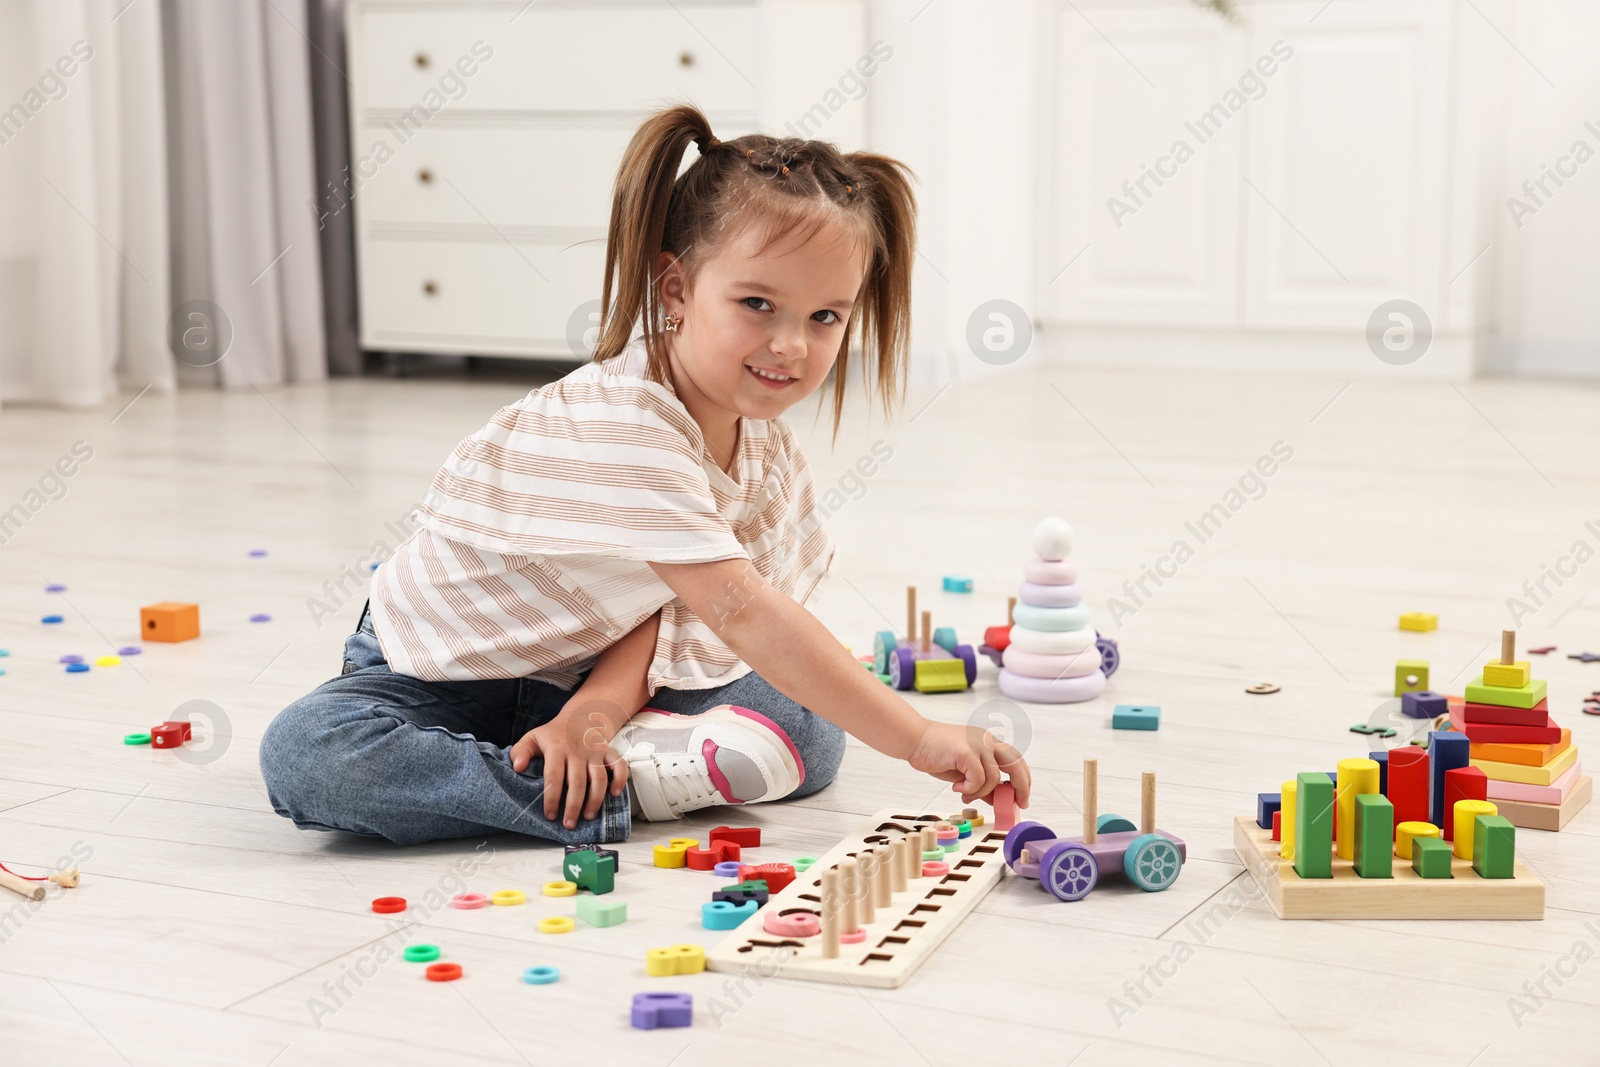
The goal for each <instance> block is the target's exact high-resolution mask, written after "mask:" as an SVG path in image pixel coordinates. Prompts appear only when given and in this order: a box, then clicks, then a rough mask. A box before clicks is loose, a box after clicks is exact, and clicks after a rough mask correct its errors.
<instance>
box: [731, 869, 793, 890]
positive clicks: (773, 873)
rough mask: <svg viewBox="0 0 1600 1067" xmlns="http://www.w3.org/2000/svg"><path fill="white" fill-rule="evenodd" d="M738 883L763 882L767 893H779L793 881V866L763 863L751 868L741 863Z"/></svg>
mask: <svg viewBox="0 0 1600 1067" xmlns="http://www.w3.org/2000/svg"><path fill="white" fill-rule="evenodd" d="M739 881H741V882H759V881H765V882H766V883H767V890H768V892H771V893H781V892H783V890H784V888H785V887H786V886H788V884H789V883H790V882H792V881H794V864H792V863H763V864H760V865H759V866H755V867H752V866H750V865H749V864H747V863H741V864H739Z"/></svg>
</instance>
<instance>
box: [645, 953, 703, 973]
mask: <svg viewBox="0 0 1600 1067" xmlns="http://www.w3.org/2000/svg"><path fill="white" fill-rule="evenodd" d="M705 969H706V950H705V949H704V948H702V947H700V946H699V945H673V946H672V947H671V948H653V949H650V950H649V951H648V952H646V953H645V954H644V970H645V973H646V974H649V975H654V976H655V977H657V978H661V977H664V976H667V975H673V974H699V973H700V972H701V971H703V970H705Z"/></svg>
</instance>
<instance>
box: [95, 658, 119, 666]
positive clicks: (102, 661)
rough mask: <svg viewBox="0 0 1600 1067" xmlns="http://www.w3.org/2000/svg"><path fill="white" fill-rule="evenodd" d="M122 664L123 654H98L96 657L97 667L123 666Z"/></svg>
mask: <svg viewBox="0 0 1600 1067" xmlns="http://www.w3.org/2000/svg"><path fill="white" fill-rule="evenodd" d="M121 664H122V657H121V656H96V657H95V658H94V665H95V666H96V667H118V666H121Z"/></svg>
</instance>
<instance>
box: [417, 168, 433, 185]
mask: <svg viewBox="0 0 1600 1067" xmlns="http://www.w3.org/2000/svg"><path fill="white" fill-rule="evenodd" d="M417 181H419V182H421V183H422V184H423V185H428V184H430V183H431V182H432V181H433V171H431V170H429V169H428V168H427V167H423V168H422V169H421V170H419V171H417Z"/></svg>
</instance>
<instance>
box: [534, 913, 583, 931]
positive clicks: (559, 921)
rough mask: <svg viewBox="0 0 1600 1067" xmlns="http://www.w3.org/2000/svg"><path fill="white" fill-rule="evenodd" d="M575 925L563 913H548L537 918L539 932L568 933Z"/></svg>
mask: <svg viewBox="0 0 1600 1067" xmlns="http://www.w3.org/2000/svg"><path fill="white" fill-rule="evenodd" d="M575 925H577V924H576V923H574V922H573V921H572V920H571V919H570V918H568V917H567V916H565V915H550V916H546V917H545V918H543V919H540V920H539V932H540V933H541V934H570V933H572V928H573V927H574V926H575Z"/></svg>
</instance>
